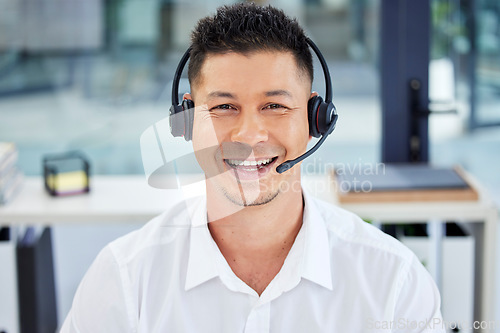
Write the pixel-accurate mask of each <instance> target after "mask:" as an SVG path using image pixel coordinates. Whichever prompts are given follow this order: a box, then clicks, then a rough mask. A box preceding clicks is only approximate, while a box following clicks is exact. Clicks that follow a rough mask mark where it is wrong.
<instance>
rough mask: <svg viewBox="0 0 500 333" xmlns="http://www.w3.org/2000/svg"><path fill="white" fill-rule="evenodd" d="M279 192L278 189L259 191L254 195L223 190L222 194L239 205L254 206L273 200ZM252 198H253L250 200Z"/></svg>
mask: <svg viewBox="0 0 500 333" xmlns="http://www.w3.org/2000/svg"><path fill="white" fill-rule="evenodd" d="M279 193H280V192H279V190H277V191H275V192H271V193H260V194H259V195H257V196H255V195H253V194H250V193H245V192H243V193H240V192H236V193H229V192H228V191H226V190H223V194H224V196H225V197H226V198H227V199H228V200H229V201H230V202H232V203H233V204H235V205H237V206H240V207H256V206H263V205H267V204H268V203H270V202H271V201H273V200H274V199H275V198H276V197H277V196H278V195H279ZM249 194H250V195H249ZM252 198H254V199H253V200H252Z"/></svg>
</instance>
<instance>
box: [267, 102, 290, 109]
mask: <svg viewBox="0 0 500 333" xmlns="http://www.w3.org/2000/svg"><path fill="white" fill-rule="evenodd" d="M265 109H271V110H272V109H286V107H284V106H283V105H281V104H276V103H273V104H269V105H268V106H266V107H265Z"/></svg>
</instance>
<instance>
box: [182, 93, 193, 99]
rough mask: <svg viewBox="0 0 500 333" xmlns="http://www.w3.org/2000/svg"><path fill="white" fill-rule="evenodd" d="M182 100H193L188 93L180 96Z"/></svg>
mask: <svg viewBox="0 0 500 333" xmlns="http://www.w3.org/2000/svg"><path fill="white" fill-rule="evenodd" d="M182 99H190V100H192V99H193V98H192V97H191V94H190V93H185V94H184V95H182Z"/></svg>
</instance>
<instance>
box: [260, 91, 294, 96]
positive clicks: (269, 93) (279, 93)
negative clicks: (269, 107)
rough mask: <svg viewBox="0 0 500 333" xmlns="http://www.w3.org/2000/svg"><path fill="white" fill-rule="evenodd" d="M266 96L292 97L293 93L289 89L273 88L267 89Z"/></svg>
mask: <svg viewBox="0 0 500 333" xmlns="http://www.w3.org/2000/svg"><path fill="white" fill-rule="evenodd" d="M266 96H267V97H273V96H286V97H292V94H291V93H290V92H289V91H288V90H283V89H281V90H271V91H266Z"/></svg>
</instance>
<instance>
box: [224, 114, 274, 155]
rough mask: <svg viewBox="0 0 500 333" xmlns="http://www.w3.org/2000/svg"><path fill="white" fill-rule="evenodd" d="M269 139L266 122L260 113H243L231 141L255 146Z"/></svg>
mask: <svg viewBox="0 0 500 333" xmlns="http://www.w3.org/2000/svg"><path fill="white" fill-rule="evenodd" d="M267 139H268V131H267V126H266V122H265V120H264V119H263V116H262V115H261V114H260V113H259V112H241V113H240V116H239V117H238V121H237V123H236V125H235V127H234V128H233V131H232V133H231V141H233V142H241V143H246V144H248V145H250V146H252V147H253V146H254V145H256V144H257V143H259V142H265V141H267Z"/></svg>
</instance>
